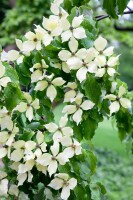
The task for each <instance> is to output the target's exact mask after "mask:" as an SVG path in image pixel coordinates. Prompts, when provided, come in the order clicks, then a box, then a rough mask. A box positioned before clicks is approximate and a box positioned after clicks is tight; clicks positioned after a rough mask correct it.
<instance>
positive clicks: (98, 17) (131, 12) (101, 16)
mask: <svg viewBox="0 0 133 200" xmlns="http://www.w3.org/2000/svg"><path fill="white" fill-rule="evenodd" d="M127 14H133V10H130V11H125V12H124V13H123V15H127ZM118 15H121V14H120V13H118ZM108 17H109V15H99V16H96V17H95V18H96V20H97V21H100V20H103V19H105V18H108Z"/></svg>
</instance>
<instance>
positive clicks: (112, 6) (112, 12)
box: [103, 0, 118, 19]
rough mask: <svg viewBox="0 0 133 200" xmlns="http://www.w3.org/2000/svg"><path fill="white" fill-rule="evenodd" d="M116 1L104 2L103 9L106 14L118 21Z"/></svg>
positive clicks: (108, 0)
mask: <svg viewBox="0 0 133 200" xmlns="http://www.w3.org/2000/svg"><path fill="white" fill-rule="evenodd" d="M116 3H117V2H116V0H103V9H105V10H106V12H107V13H108V14H109V16H111V17H112V18H114V19H117V18H118V16H117V13H116V6H117V4H116Z"/></svg>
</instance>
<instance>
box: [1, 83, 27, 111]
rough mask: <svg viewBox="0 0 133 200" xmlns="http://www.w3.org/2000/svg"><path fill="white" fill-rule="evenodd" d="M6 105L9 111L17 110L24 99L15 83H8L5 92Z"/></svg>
mask: <svg viewBox="0 0 133 200" xmlns="http://www.w3.org/2000/svg"><path fill="white" fill-rule="evenodd" d="M4 97H5V105H6V108H7V109H8V110H10V111H11V110H12V109H13V108H15V107H16V106H17V105H18V103H19V102H20V101H21V99H22V98H23V93H22V92H21V90H20V88H19V87H18V85H17V84H15V83H8V85H7V87H6V88H5V90H4Z"/></svg>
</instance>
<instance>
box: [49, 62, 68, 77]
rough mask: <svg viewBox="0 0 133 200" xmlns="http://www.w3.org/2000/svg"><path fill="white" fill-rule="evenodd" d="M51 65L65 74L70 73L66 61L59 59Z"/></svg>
mask: <svg viewBox="0 0 133 200" xmlns="http://www.w3.org/2000/svg"><path fill="white" fill-rule="evenodd" d="M53 67H55V68H58V69H60V70H62V71H63V72H65V73H67V74H68V73H70V68H69V66H68V64H67V63H66V62H61V61H60V62H57V63H54V64H53Z"/></svg>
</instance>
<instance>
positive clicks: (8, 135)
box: [0, 125, 19, 146]
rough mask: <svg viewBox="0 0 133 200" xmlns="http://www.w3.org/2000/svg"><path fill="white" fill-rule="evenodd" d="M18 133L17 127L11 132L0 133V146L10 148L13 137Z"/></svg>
mask: <svg viewBox="0 0 133 200" xmlns="http://www.w3.org/2000/svg"><path fill="white" fill-rule="evenodd" d="M18 132H19V129H18V127H16V125H14V127H13V129H12V130H9V131H1V132H0V144H4V145H7V146H11V144H12V142H13V141H14V137H15V135H16V134H17V133H18Z"/></svg>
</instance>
